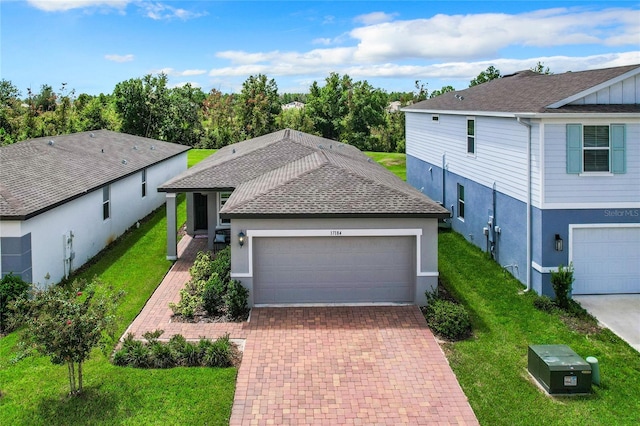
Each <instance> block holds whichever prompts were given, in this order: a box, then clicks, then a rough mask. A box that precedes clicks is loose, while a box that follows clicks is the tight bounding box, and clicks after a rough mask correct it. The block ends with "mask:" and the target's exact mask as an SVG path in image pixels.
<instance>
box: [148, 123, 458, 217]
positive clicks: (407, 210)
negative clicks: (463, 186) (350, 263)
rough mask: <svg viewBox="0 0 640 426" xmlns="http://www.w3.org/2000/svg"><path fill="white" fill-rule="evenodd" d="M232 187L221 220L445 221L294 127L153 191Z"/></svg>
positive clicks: (341, 148)
mask: <svg viewBox="0 0 640 426" xmlns="http://www.w3.org/2000/svg"><path fill="white" fill-rule="evenodd" d="M228 189H234V192H233V194H232V195H231V197H230V198H229V200H228V201H227V203H226V204H225V206H224V207H223V208H222V210H221V212H220V213H221V214H222V215H223V217H231V218H233V217H264V216H271V217H294V216H299V215H302V216H309V215H317V216H329V217H350V216H380V217H382V216H387V217H388V216H398V215H400V216H419V217H448V215H449V213H448V211H447V210H446V209H444V208H443V207H441V206H439V205H438V204H437V203H435V202H433V201H432V200H431V199H429V198H428V197H426V196H425V195H424V194H422V193H420V192H419V191H417V190H416V189H414V188H413V187H412V186H411V185H409V184H407V183H406V182H404V181H402V180H401V179H399V178H398V177H397V176H395V175H394V174H393V173H391V172H389V171H388V170H386V169H385V168H384V167H382V166H380V165H379V164H377V163H376V162H375V161H372V160H371V159H369V157H367V156H366V155H365V154H364V153H362V152H360V151H359V150H358V149H357V148H355V147H353V146H351V145H346V144H342V143H339V142H335V141H332V140H329V139H324V138H321V137H318V136H313V135H309V134H306V133H302V132H297V131H294V130H289V129H287V130H282V131H279V132H275V133H271V134H269V135H265V136H262V137H259V138H255V139H250V140H247V141H244V142H240V143H237V144H234V145H230V146H227V147H225V148H223V149H221V150H220V151H218V152H216V153H215V154H214V155H212V156H211V157H209V158H207V159H205V160H203V161H202V162H201V163H199V164H198V165H196V166H194V167H192V168H191V169H189V170H188V171H186V172H185V173H183V174H182V175H180V176H177V177H176V178H174V179H172V180H171V181H169V182H167V183H165V184H163V185H162V186H161V187H160V190H161V191H167V192H187V191H204V190H214V191H220V190H228Z"/></svg>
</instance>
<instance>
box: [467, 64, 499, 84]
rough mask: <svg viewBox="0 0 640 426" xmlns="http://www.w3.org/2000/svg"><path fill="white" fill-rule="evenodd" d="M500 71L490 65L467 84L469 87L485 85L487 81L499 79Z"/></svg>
mask: <svg viewBox="0 0 640 426" xmlns="http://www.w3.org/2000/svg"><path fill="white" fill-rule="evenodd" d="M500 77H502V75H501V74H500V70H499V69H496V68H495V67H494V66H493V65H490V66H489V67H488V68H487V69H486V70H484V71H482V72H481V73H480V74H478V76H477V77H476V78H474V79H473V80H471V81H470V82H469V87H473V86H477V85H478V84H482V83H486V82H487V81H491V80H495V79H496V78H500Z"/></svg>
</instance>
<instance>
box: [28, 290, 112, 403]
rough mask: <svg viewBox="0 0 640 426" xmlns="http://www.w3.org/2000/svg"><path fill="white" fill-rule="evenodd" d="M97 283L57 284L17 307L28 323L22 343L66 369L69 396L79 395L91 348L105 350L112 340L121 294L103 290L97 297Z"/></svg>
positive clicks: (37, 293)
mask: <svg viewBox="0 0 640 426" xmlns="http://www.w3.org/2000/svg"><path fill="white" fill-rule="evenodd" d="M99 284H100V283H99V282H97V281H93V282H92V283H91V284H89V285H88V286H86V287H85V286H84V285H83V283H80V282H76V283H74V284H73V285H72V286H71V287H68V288H67V287H62V286H58V285H56V286H53V287H51V288H49V289H48V290H44V291H37V292H35V293H34V295H33V297H32V298H29V299H23V300H22V303H21V304H19V310H20V312H22V314H23V315H24V318H25V320H26V324H27V328H26V330H25V332H24V334H23V340H24V341H26V342H31V343H33V344H34V345H35V347H36V348H37V349H38V351H40V352H41V353H42V354H44V355H47V356H49V358H50V359H51V362H52V363H54V364H58V365H66V366H67V370H68V374H69V387H70V394H71V395H75V394H79V393H82V390H83V371H82V365H83V363H84V362H85V361H86V360H87V359H88V358H89V355H90V354H91V351H92V350H93V348H95V347H97V346H101V345H102V346H103V347H106V344H107V341H108V339H107V337H108V338H111V339H113V337H114V332H115V328H114V327H115V315H114V312H115V307H116V303H117V301H118V300H119V299H120V297H121V296H122V293H118V294H108V293H107V292H105V291H104V290H102V291H101V292H100V294H98V293H96V287H97V286H98V285H99ZM83 288H84V289H83Z"/></svg>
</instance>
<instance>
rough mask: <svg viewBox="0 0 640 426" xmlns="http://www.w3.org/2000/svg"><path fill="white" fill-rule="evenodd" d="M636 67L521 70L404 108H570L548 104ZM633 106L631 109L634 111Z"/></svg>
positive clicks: (510, 110)
mask: <svg viewBox="0 0 640 426" xmlns="http://www.w3.org/2000/svg"><path fill="white" fill-rule="evenodd" d="M636 69H638V70H640V65H628V66H623V67H615V68H605V69H598V70H589V71H579V72H566V73H563V74H550V75H544V74H538V73H535V72H533V71H521V72H518V73H515V74H513V75H511V76H505V77H502V78H499V79H495V80H491V81H489V82H486V83H483V84H479V85H477V86H473V87H470V88H468V89H465V90H459V91H455V92H449V93H445V94H443V95H440V96H437V97H435V98H432V99H427V100H424V101H422V102H418V103H417V104H415V105H412V106H410V107H407V108H406V109H405V110H406V111H420V110H432V111H486V112H503V113H543V112H547V113H549V112H572V108H573V106H569V105H565V106H561V107H560V108H547V107H549V106H550V105H553V104H556V103H558V102H561V101H563V100H566V99H568V98H569V97H571V96H574V95H576V94H578V93H581V92H584V91H586V90H589V89H591V88H594V87H596V86H598V85H600V84H602V83H606V82H607V81H610V80H613V79H615V78H616V77H619V76H621V75H623V74H625V73H627V72H630V71H633V70H636ZM461 98H462V99H461ZM612 108H613V106H610V105H609V106H606V107H604V108H603V107H602V106H600V107H597V106H595V105H591V108H590V109H587V108H585V109H584V110H585V112H586V111H588V112H594V111H595V112H601V111H603V110H607V109H612ZM636 110H637V106H636ZM636 110H634V111H632V112H636ZM604 112H608V111H604Z"/></svg>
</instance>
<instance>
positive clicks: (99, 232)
mask: <svg viewBox="0 0 640 426" xmlns="http://www.w3.org/2000/svg"><path fill="white" fill-rule="evenodd" d="M188 149H189V148H188V147H186V146H183V145H178V144H173V143H168V142H161V141H158V140H154V139H148V138H142V137H138V136H132V135H127V134H124V133H117V132H111V131H107V130H98V131H94V132H84V133H74V134H70V135H60V136H52V137H47V138H39V139H32V140H28V141H23V142H18V143H16V144H13V145H8V146H3V147H0V274H1V275H2V276H4V275H7V274H9V273H13V274H14V275H19V276H21V277H22V278H23V279H24V280H25V281H29V282H33V283H35V284H36V285H39V286H41V287H44V286H48V285H49V284H53V283H56V282H59V281H60V280H62V279H63V278H65V277H67V276H68V275H69V273H70V272H71V271H73V270H74V269H76V268H78V267H80V266H81V265H83V264H84V263H85V262H86V261H87V260H89V259H90V258H92V257H93V256H95V255H96V254H97V253H98V252H99V251H100V250H102V249H103V248H104V247H106V246H107V245H108V244H109V243H111V242H112V241H114V240H115V239H116V238H118V236H120V235H121V234H122V233H123V232H124V231H125V230H127V229H128V228H129V227H131V226H132V225H134V224H135V223H136V221H138V220H140V219H142V218H144V217H145V216H146V215H148V214H149V213H151V212H152V211H153V210H155V209H156V208H158V207H160V206H161V205H162V204H163V203H164V196H163V195H162V194H159V193H158V192H157V191H156V188H157V186H158V185H160V184H161V183H163V182H165V181H167V180H168V179H169V178H171V177H173V176H175V175H177V174H179V173H180V172H182V171H184V170H186V168H187V158H186V151H187V150H188Z"/></svg>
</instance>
